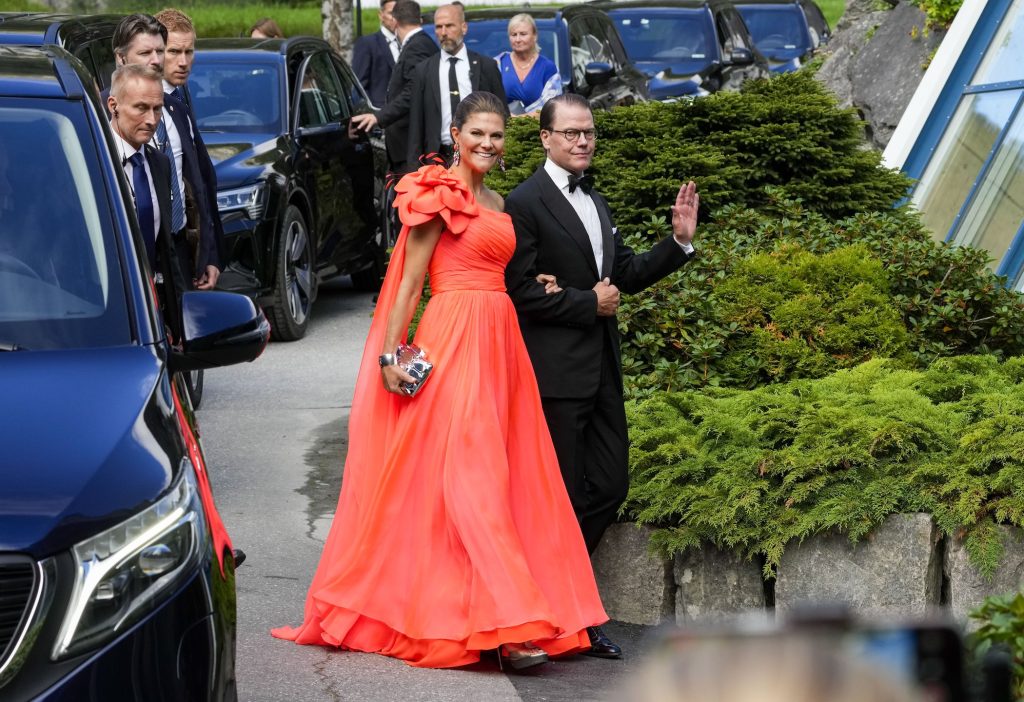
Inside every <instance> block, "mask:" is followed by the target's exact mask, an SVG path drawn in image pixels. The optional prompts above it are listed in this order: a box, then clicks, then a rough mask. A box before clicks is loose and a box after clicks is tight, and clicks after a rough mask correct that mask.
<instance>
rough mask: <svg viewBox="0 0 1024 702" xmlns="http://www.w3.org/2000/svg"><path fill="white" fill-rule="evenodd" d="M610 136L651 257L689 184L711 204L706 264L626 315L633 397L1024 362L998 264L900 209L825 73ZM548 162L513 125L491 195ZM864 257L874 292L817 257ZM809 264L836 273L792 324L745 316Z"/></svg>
mask: <svg viewBox="0 0 1024 702" xmlns="http://www.w3.org/2000/svg"><path fill="white" fill-rule="evenodd" d="M595 122H596V126H597V129H598V132H599V138H598V145H597V152H596V156H595V159H594V163H593V167H592V168H591V171H590V172H591V173H592V174H593V175H594V176H595V180H596V182H597V187H598V189H599V190H600V191H601V192H602V193H603V194H604V195H605V196H606V197H607V198H608V201H609V204H610V205H611V207H612V210H613V213H614V215H615V222H616V225H617V226H618V228H619V231H620V232H621V233H622V234H623V235H624V237H625V239H626V242H627V243H628V244H629V245H631V246H633V248H634V249H636V250H638V251H643V250H646V249H647V248H648V247H649V246H650V245H651V244H652V243H653V242H654V241H657V240H658V239H661V238H663V237H665V236H668V235H669V234H670V233H671V229H670V227H669V224H668V221H667V216H668V214H669V213H668V206H669V204H670V203H671V201H672V198H673V197H674V195H675V192H676V191H677V189H678V187H679V183H680V182H681V181H682V180H685V179H691V178H692V179H693V180H695V181H696V182H697V185H698V189H699V192H700V196H701V224H700V227H699V231H698V238H697V241H696V242H695V243H696V246H697V248H698V250H699V252H700V253H699V255H698V257H697V258H696V259H695V260H694V261H691V262H690V263H689V264H688V265H686V266H684V267H683V268H682V269H681V270H680V271H678V272H677V273H675V274H673V275H671V276H669V277H668V278H666V279H665V280H664V281H662V282H661V283H659V284H658V285H656V286H654V287H653V288H651V289H649V290H647V291H644V293H642V294H640V295H636V296H624V298H623V303H622V305H621V307H620V308H619V314H618V320H619V329H620V332H621V333H622V339H623V344H622V352H623V353H622V359H623V370H624V379H625V388H626V393H627V396H631V397H643V396H647V395H650V394H651V393H653V392H656V391H659V390H673V391H674V390H681V389H684V388H693V387H704V386H724V387H753V386H756V385H758V384H760V383H765V382H776V381H782V380H788V379H794V378H800V377H807V378H814V377H821V376H823V375H826V374H828V373H831V372H832V371H834V370H836V369H839V368H848V367H850V366H852V365H855V364H857V363H859V362H861V361H863V360H865V359H866V358H869V357H871V356H873V355H884V356H892V357H895V358H899V359H900V360H901V361H903V362H905V363H907V364H909V365H913V366H916V367H924V366H925V365H927V364H928V363H930V362H931V361H933V360H934V359H936V358H940V357H945V356H951V355H957V354H973V353H993V354H996V355H1001V356H1006V355H1016V354H1020V353H1024V304H1022V302H1021V297H1020V296H1019V295H1018V294H1016V293H1014V292H1012V291H1009V290H1007V289H1006V288H1005V287H1004V283H1005V281H1004V280H1002V279H1000V278H998V277H996V276H994V275H992V274H991V273H989V272H988V271H987V270H986V268H985V266H986V264H987V259H986V254H985V253H984V252H983V251H979V250H976V249H971V248H967V247H957V248H953V247H949V246H946V245H944V244H940V243H937V242H935V241H934V240H933V239H932V236H931V234H930V233H929V232H928V231H927V230H925V229H924V228H923V226H922V225H921V223H920V221H919V219H918V218H917V216H916V215H915V214H914V213H913V212H912V211H910V210H909V209H908V208H906V207H900V208H896V209H894V208H893V206H894V204H895V203H896V202H897V201H898V200H899V199H900V198H901V197H902V196H903V195H904V193H905V192H906V188H907V186H908V183H909V181H907V180H906V179H905V178H904V177H903V176H902V175H900V174H898V173H895V172H893V171H890V170H888V169H885V168H883V167H882V166H881V165H880V162H879V156H878V154H877V153H875V152H874V151H871V150H865V149H864V148H862V145H861V141H860V130H861V127H860V123H859V121H858V120H857V118H856V116H855V114H854V113H853V112H852V111H850V110H842V109H839V108H838V107H837V106H836V103H835V100H834V98H833V97H832V96H831V95H830V94H829V93H828V92H827V91H826V90H825V89H824V88H822V87H821V86H820V85H819V84H818V83H817V82H816V81H815V80H813V78H812V77H811V76H810V75H805V74H804V73H802V72H798V73H795V74H786V75H783V76H778V77H776V78H773V79H771V80H768V81H753V82H749V83H747V85H746V87H745V89H744V90H743V91H742V92H741V93H719V94H715V95H711V96H709V97H707V98H702V99H700V100H696V101H692V102H681V103H674V104H663V103H645V104H642V105H634V106H631V107H628V108H619V109H616V110H613V111H611V112H607V113H606V112H599V113H597V114H595ZM543 159H544V154H543V151H542V149H541V147H540V141H539V138H538V136H537V123H536V121H535V120H532V119H529V118H520V119H515V120H511V121H510V124H509V128H508V133H507V138H506V156H505V161H506V163H507V164H508V165H509V170H508V171H507V172H505V173H499V172H492V174H491V175H490V176H489V184H490V185H491V186H492V187H494V188H496V189H497V190H499V191H500V192H503V193H507V192H508V191H509V190H511V188H512V187H514V186H515V185H517V184H518V183H520V182H522V181H523V180H524V179H526V178H527V177H529V176H530V175H531V174H532V173H533V171H534V170H535V169H536V168H537V167H538V166H539V165H540V164H541V163H543ZM852 244H857V245H859V246H861V247H863V248H862V249H861V255H863V256H864V257H865V259H872V260H873V261H874V263H873V264H870V265H873V266H875V271H876V272H875V273H874V274H872V276H871V282H870V283H865V284H866V285H867V286H868V287H862V288H857V289H856V290H854V287H853V286H851V287H850V288H845V287H843V286H841V285H836V286H834V287H829V278H830V275H832V274H836V273H837V272H838V269H837V268H835V267H836V266H838V265H839V260H840V259H838V258H830V259H829V258H822V260H821V261H820V262H818V263H813V264H812V262H811V260H812V259H811V258H806V256H810V257H815V256H818V257H828V256H830V255H831V252H836V251H838V250H840V249H845V248H847V247H849V246H851V245H852ZM793 247H797V248H793ZM796 250H800V251H802V252H803V253H802V254H801V256H802V257H803V258H802V259H801V260H804V261H805V262H806V263H805V269H806V270H807V271H812V270H817V271H824V270H825V269H826V268H829V267H832V268H833V269H834V270H832V271H831V273H830V274H828V275H826V274H822V275H818V276H817V277H816V278H815V279H814V280H803V281H802V284H803V287H802V288H801V290H802V291H803V292H802V297H801V298H800V299H799V300H798V301H789V302H788V304H787V306H786V307H785V308H779V309H774V308H773V309H764V308H763V307H760V306H759V307H757V308H756V310H757V312H756V315H753V314H752V315H744V314H743V313H742V312H740V311H739V310H740V308H741V307H742V306H743V305H745V304H749V303H750V301H751V300H755V301H757V300H762V299H763V300H766V301H767V300H773V299H774V300H778V299H780V296H781V295H783V294H784V291H785V290H787V287H786V286H790V285H793V284H795V283H796V282H797V281H796V280H792V279H791V278H790V275H789V274H790V273H791V272H792V269H791V268H787V266H789V264H788V263H787V262H786V260H785V259H786V258H787V256H788V255H789V252H791V251H796ZM766 256H767V258H765V257H766ZM752 257H753V258H752ZM758 266H760V267H762V268H765V267H767V268H771V269H772V273H771V274H770V275H768V276H767V277H765V278H764V279H763V280H762V281H761V282H759V283H757V286H756V287H757V292H756V293H753V292H751V291H747V290H745V286H746V285H748V284H750V283H751V275H752V272H753V270H754V269H755V268H756V267H758ZM879 267H880V269H881V273H879V272H878V270H879ZM862 272H863V271H862ZM812 277H813V276H812ZM843 280H844V281H845V280H846V279H845V278H844V279H843ZM731 281H734V282H731ZM735 281H742V282H735ZM773 286H779V287H773ZM868 292H870V295H868V297H867V298H866V299H865V300H863V301H861V300H859V299H856V296H858V295H861V294H867V293H868ZM815 296H817V297H818V298H819V299H818V301H817V302H815V300H814V299H813V298H814V297H815ZM883 297H888V302H887V303H884V304H883V301H882V299H881V298H883ZM861 303H863V304H861ZM883 307H887V308H888V309H889V310H895V311H896V313H897V315H898V317H899V318H900V319H901V320H902V325H903V327H904V329H903V331H902V332H900V331H899V330H898V329H897V328H895V327H896V325H895V324H894V321H893V317H892V316H891V312H890V311H886V312H883V311H882V308H883ZM777 314H781V315H782V317H783V318H784V319H776V315H777ZM815 315H817V319H813V317H814V316H815ZM787 320H788V323H789V324H790V327H788V328H786V329H782V328H781V327H780V324H782V323H784V322H786V321H787ZM793 325H796V326H793ZM872 327H874V328H873V329H872Z"/></svg>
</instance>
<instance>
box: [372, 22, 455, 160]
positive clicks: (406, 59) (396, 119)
mask: <svg viewBox="0 0 1024 702" xmlns="http://www.w3.org/2000/svg"><path fill="white" fill-rule="evenodd" d="M439 51H441V50H440V49H439V48H437V44H435V43H434V40H433V39H431V38H430V37H429V36H427V35H426V34H424V33H423V32H422V31H420V32H416V34H414V35H412V36H411V37H409V40H408V41H407V42H406V44H405V46H403V47H402V53H400V54H399V55H398V62H397V63H395V70H394V71H393V72H392V73H391V82H390V83H388V97H387V102H386V103H385V105H384V107H382V108H381V109H380V111H379V112H377V121H378V122H379V123H380V126H381V127H382V128H383V129H384V139H385V143H386V144H387V147H388V160H389V161H390V162H391V168H392V169H393V170H394V171H395V172H397V173H408V172H410V171H413V170H415V169H416V168H417V166H418V164H417V163H416V162H413V163H412V164H408V163H406V152H407V151H408V144H409V142H408V138H407V136H408V131H409V105H410V103H411V101H412V92H413V80H414V79H415V77H416V69H417V68H419V66H420V64H421V63H423V62H424V61H425V60H427V59H428V58H430V57H431V56H433V55H434V54H436V53H438V52H439Z"/></svg>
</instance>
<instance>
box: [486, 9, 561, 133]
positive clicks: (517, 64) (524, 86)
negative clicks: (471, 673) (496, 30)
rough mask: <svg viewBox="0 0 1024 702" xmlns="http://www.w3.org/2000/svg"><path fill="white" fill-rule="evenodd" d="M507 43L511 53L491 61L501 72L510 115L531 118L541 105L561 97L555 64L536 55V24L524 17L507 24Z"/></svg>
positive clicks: (514, 18) (528, 16) (537, 48)
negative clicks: (496, 63)
mask: <svg viewBox="0 0 1024 702" xmlns="http://www.w3.org/2000/svg"><path fill="white" fill-rule="evenodd" d="M508 41H509V44H511V46H512V51H506V52H504V53H502V54H501V55H499V56H497V57H496V58H495V60H496V61H497V62H498V67H499V68H500V69H501V80H502V83H503V84H504V86H505V95H506V96H507V97H508V106H509V111H510V112H511V113H512V114H513V115H523V114H528V115H533V116H536V114H537V113H538V112H540V108H541V107H543V106H544V103H545V102H547V101H548V100H550V99H551V98H553V97H554V96H555V95H560V94H561V93H562V76H561V75H559V73H558V67H557V66H555V62H554V61H552V60H551V59H549V58H547V57H546V56H541V55H540V47H538V46H537V23H536V22H534V21H533V17H531V16H530V15H527V14H519V15H516V16H515V17H513V18H512V19H510V20H509V21H508Z"/></svg>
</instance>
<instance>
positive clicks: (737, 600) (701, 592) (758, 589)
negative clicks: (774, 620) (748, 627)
mask: <svg viewBox="0 0 1024 702" xmlns="http://www.w3.org/2000/svg"><path fill="white" fill-rule="evenodd" d="M673 572H674V575H675V583H676V624H678V625H679V626H684V625H687V624H702V623H714V622H718V621H722V620H729V619H733V618H735V617H736V616H737V615H740V614H744V613H748V612H750V611H751V610H755V611H757V610H760V611H763V610H764V607H765V601H764V582H763V581H762V580H761V567H760V566H759V565H758V564H757V563H752V562H751V561H748V560H745V559H744V558H743V557H742V556H740V555H737V554H735V553H732V552H729V551H720V550H718V549H716V548H714V547H712V546H705V547H703V548H701V549H700V550H691V551H687V552H686V553H684V554H682V555H679V556H676V558H675V562H674V565H673Z"/></svg>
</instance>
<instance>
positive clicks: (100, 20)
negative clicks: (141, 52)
mask: <svg viewBox="0 0 1024 702" xmlns="http://www.w3.org/2000/svg"><path fill="white" fill-rule="evenodd" d="M121 17H122V15H70V14H60V13H48V12H0V44H7V45H10V46H43V45H45V44H56V45H57V46H60V47H63V48H64V49H67V50H68V51H69V52H70V53H71V54H73V55H74V56H75V58H77V59H79V60H80V61H81V62H82V63H83V64H85V67H86V68H87V69H88V70H89V72H90V73H91V74H92V75H93V76H94V77H95V79H96V81H97V82H98V83H99V87H100V90H107V89H109V88H110V75H111V74H112V73H113V72H114V49H113V47H112V46H111V45H110V38H111V37H112V36H114V29H116V28H117V23H118V22H120V21H121Z"/></svg>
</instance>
